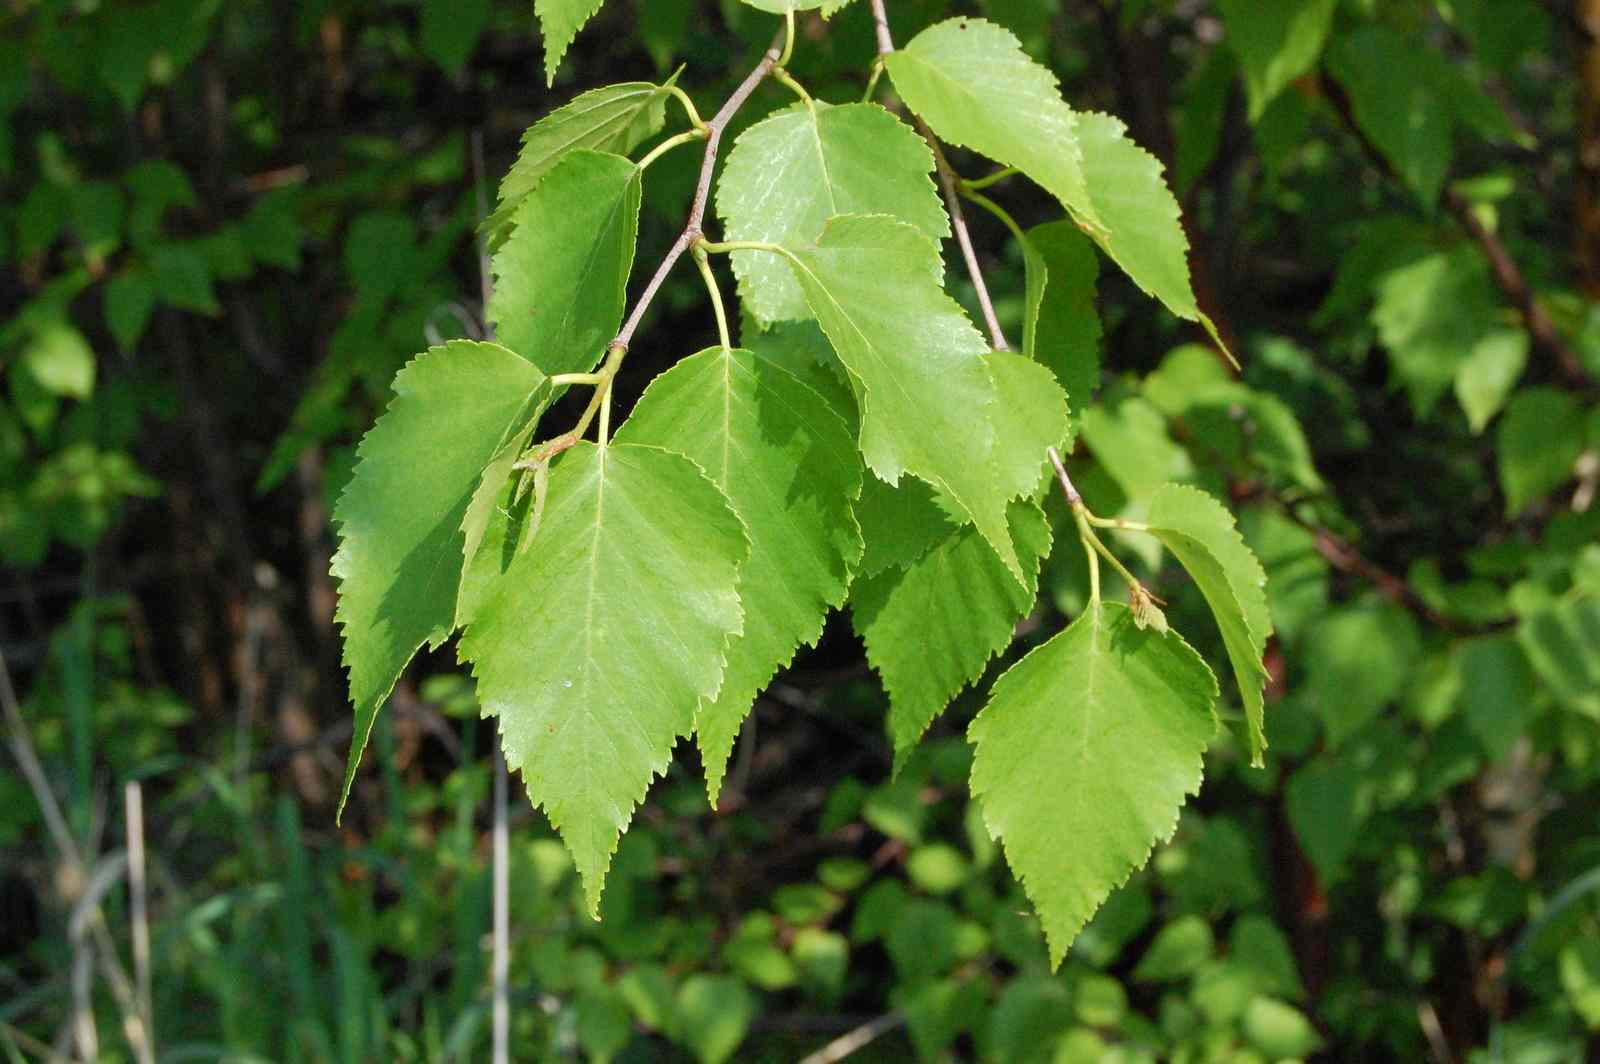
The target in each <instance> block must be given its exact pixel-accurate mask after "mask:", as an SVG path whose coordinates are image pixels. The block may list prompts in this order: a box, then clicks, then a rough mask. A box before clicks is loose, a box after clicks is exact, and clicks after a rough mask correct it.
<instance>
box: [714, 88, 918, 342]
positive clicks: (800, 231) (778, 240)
mask: <svg viewBox="0 0 1600 1064" xmlns="http://www.w3.org/2000/svg"><path fill="white" fill-rule="evenodd" d="M932 172H933V153H932V152H930V151H929V150H928V143H927V141H925V140H923V139H922V138H921V137H919V136H918V135H917V133H916V130H914V129H912V128H911V127H910V126H908V125H906V124H905V123H904V122H902V121H900V119H898V118H896V117H895V116H894V115H892V114H890V113H889V112H888V111H886V110H884V109H883V108H882V107H879V106H878V105H877V104H870V103H854V104H846V105H844V106H842V107H830V106H829V105H827V104H824V103H817V104H815V105H814V106H812V107H807V106H805V105H804V104H796V105H795V106H794V107H791V108H789V109H787V110H784V111H780V112H778V113H777V114H775V115H772V116H771V117H769V118H766V119H764V120H762V121H760V122H757V123H756V124H755V125H753V126H751V127H750V128H749V129H748V130H746V131H745V132H744V133H743V134H741V135H740V137H739V139H738V141H737V142H736V143H735V144H734V146H733V150H732V151H731V152H730V153H729V154H728V165H727V169H726V170H725V171H724V172H723V175H722V179H721V181H720V182H719V183H718V185H717V213H718V214H720V215H721V216H722V220H723V224H724V225H725V226H726V236H727V239H729V240H742V241H754V242H758V243H768V244H785V245H791V246H792V245H799V244H808V243H810V242H812V241H814V240H816V239H817V237H819V236H820V235H821V234H822V227H823V225H824V224H825V223H826V222H827V220H828V219H829V218H832V217H833V216H834V215H836V214H887V215H891V216H893V217H896V218H899V219H900V220H901V221H903V222H909V223H910V224H911V225H914V226H916V227H917V228H918V229H920V230H922V231H923V232H924V233H926V234H928V235H929V236H930V237H933V238H935V239H940V238H943V237H946V236H949V235H950V221H949V218H948V216H947V215H946V214H945V211H944V205H943V204H942V203H941V202H940V200H939V192H938V189H937V188H935V187H934V184H933V180H932V179H931V178H930V177H929V175H930V174H931V173H932ZM733 272H734V273H735V274H736V275H737V276H738V278H739V294H740V296H741V298H742V299H743V302H744V305H745V307H746V308H747V309H749V310H750V312H751V313H753V314H755V316H756V317H757V318H760V319H761V320H762V321H769V322H770V321H783V320H789V319H795V318H805V317H809V316H810V311H809V310H808V309H807V307H806V299H805V294H804V293H803V292H801V290H800V286H799V284H798V283H797V282H796V281H795V279H794V275H793V274H792V273H791V272H790V271H789V267H788V266H787V264H785V263H784V261H783V259H782V257H781V256H779V255H778V254H776V253H775V252H770V251H736V252H734V253H733Z"/></svg>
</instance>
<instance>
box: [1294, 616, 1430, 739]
mask: <svg viewBox="0 0 1600 1064" xmlns="http://www.w3.org/2000/svg"><path fill="white" fill-rule="evenodd" d="M1302 643H1303V644H1304V648H1305V649H1304V651H1303V652H1302V654H1303V659H1304V661H1303V666H1302V671H1303V672H1304V674H1305V680H1304V681H1303V682H1302V684H1301V686H1300V688H1299V691H1298V692H1297V695H1298V697H1299V698H1301V699H1303V703H1304V705H1305V706H1306V708H1308V709H1310V710H1311V711H1312V712H1313V713H1315V714H1317V716H1319V717H1321V718H1322V723H1323V727H1324V728H1325V729H1326V731H1327V741H1328V746H1329V747H1330V748H1331V747H1337V746H1339V745H1340V744H1341V743H1343V742H1344V741H1345V740H1346V739H1348V738H1349V737H1350V736H1352V735H1354V734H1355V733H1356V732H1357V731H1359V730H1361V727H1362V726H1363V725H1365V724H1366V723H1367V722H1368V721H1369V720H1371V719H1372V718H1373V717H1374V716H1375V715H1376V714H1377V713H1378V711H1379V710H1380V709H1382V708H1383V707H1384V706H1385V705H1387V704H1388V703H1390V702H1392V701H1394V700H1395V699H1396V698H1398V697H1399V696H1400V693H1401V691H1402V690H1403V689H1404V687H1405V682H1406V678H1407V677H1408V676H1409V675H1410V673H1411V669H1412V668H1413V667H1414V666H1415V664H1416V661H1417V657H1418V655H1419V654H1421V652H1422V637H1421V636H1420V635H1419V634H1418V632H1417V622H1416V621H1415V619H1413V618H1412V616H1411V614H1409V613H1407V612H1406V611H1405V610H1403V609H1401V608H1400V607H1398V606H1394V605H1390V604H1388V603H1384V604H1372V603H1362V604H1359V605H1354V606H1349V607H1345V608H1343V609H1340V610H1337V611H1334V612H1332V613H1329V614H1327V615H1326V616H1325V617H1324V618H1323V619H1322V620H1321V621H1320V622H1319V623H1318V624H1317V625H1316V626H1315V627H1314V628H1313V629H1312V630H1311V631H1310V633H1309V634H1308V635H1306V636H1305V637H1303V639H1302Z"/></svg>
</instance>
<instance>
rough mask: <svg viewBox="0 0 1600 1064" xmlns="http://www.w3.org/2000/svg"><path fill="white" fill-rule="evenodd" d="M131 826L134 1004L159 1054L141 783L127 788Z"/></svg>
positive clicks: (124, 804)
mask: <svg viewBox="0 0 1600 1064" xmlns="http://www.w3.org/2000/svg"><path fill="white" fill-rule="evenodd" d="M122 794H123V799H122V808H123V813H124V816H125V818H126V822H127V825H128V912H129V921H130V923H131V924H132V928H131V932H132V935H131V937H132V939H133V979H134V1000H135V1001H136V1002H137V1004H138V1012H139V1019H140V1020H141V1021H142V1022H143V1023H144V1034H145V1044H146V1045H147V1046H149V1047H150V1052H151V1054H152V1056H153V1055H154V1052H155V1040H156V1033H155V1012H154V1010H153V1009H152V1008H151V1003H150V908H149V896H148V891H147V890H146V886H145V850H144V791H143V789H142V788H141V787H140V785H139V781H138V780H129V781H128V783H127V785H126V786H125V787H124V788H123V792H122Z"/></svg>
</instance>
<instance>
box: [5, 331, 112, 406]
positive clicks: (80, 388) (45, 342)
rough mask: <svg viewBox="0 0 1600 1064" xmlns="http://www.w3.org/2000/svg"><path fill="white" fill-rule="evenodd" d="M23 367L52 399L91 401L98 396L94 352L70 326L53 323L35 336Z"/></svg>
mask: <svg viewBox="0 0 1600 1064" xmlns="http://www.w3.org/2000/svg"><path fill="white" fill-rule="evenodd" d="M22 364H23V365H25V366H27V367H28V372H29V373H30V374H32V376H33V379H34V380H35V381H37V382H38V383H39V386H40V387H41V388H43V389H44V390H45V391H47V392H49V393H50V394H51V395H65V396H70V397H71V398H73V399H87V398H89V396H90V395H91V394H93V392H94V351H93V350H92V349H91V348H90V347H89V341H87V340H85V339H84V338H83V334H82V333H80V332H79V331H78V330H77V329H74V328H73V327H72V326H70V325H68V324H67V323H66V322H52V323H50V324H48V325H45V326H43V327H42V328H40V329H39V330H38V331H37V332H36V333H34V336H33V339H32V341H31V342H30V343H29V344H28V346H27V347H26V348H24V349H23V352H22Z"/></svg>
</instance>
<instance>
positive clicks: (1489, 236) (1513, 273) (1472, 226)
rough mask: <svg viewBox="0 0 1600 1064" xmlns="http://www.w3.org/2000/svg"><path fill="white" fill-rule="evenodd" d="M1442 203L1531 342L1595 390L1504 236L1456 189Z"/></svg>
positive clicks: (1354, 131) (1374, 158) (1376, 161)
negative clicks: (1483, 261)
mask: <svg viewBox="0 0 1600 1064" xmlns="http://www.w3.org/2000/svg"><path fill="white" fill-rule="evenodd" d="M1321 83H1322V95H1323V96H1324V97H1325V98H1326V99H1327V100H1328V102H1329V103H1331V104H1332V105H1333V110H1334V113H1335V114H1337V115H1338V116H1339V120H1340V122H1341V123H1342V124H1343V125H1344V127H1345V129H1346V131H1348V132H1349V133H1350V134H1351V136H1353V137H1355V138H1356V141H1357V142H1358V143H1359V144H1360V145H1361V149H1362V151H1363V153H1365V155H1366V156H1367V159H1368V161H1369V162H1370V163H1371V164H1372V165H1373V166H1375V167H1377V169H1378V170H1379V171H1380V172H1381V173H1382V174H1383V175H1384V176H1385V177H1387V178H1389V179H1390V180H1394V181H1398V180H1399V175H1398V174H1397V173H1396V172H1395V169H1394V167H1393V166H1392V165H1391V164H1390V163H1389V160H1388V158H1387V157H1386V156H1385V155H1384V154H1383V152H1382V151H1380V150H1379V149H1378V146H1377V145H1376V144H1374V143H1373V142H1372V139H1371V138H1370V137H1368V136H1367V134H1366V132H1365V131H1364V130H1363V129H1362V128H1361V126H1360V124H1359V123H1357V122H1356V118H1355V113H1354V112H1353V111H1352V110H1351V107H1350V98H1349V97H1348V96H1347V95H1345V93H1344V90H1343V89H1342V88H1340V87H1339V86H1338V85H1337V84H1335V83H1334V81H1333V80H1332V79H1331V78H1329V77H1327V76H1323V77H1322V78H1321ZM1440 199H1441V203H1442V204H1443V205H1444V206H1445V208H1447V209H1448V210H1449V211H1450V213H1451V214H1453V215H1455V216H1456V219H1457V221H1459V222H1460V223H1461V227H1462V228H1463V229H1465V230H1466V231H1467V235H1468V236H1470V237H1471V238H1472V239H1473V242H1474V243H1476V244H1477V245H1478V248H1479V250H1481V251H1482V252H1483V255H1484V257H1485V258H1487V259H1488V260H1489V268H1490V272H1491V273H1492V274H1493V275H1494V279H1495V283H1496V284H1498V285H1499V286H1500V290H1501V291H1502V292H1504V293H1505V295H1506V297H1507V298H1508V299H1510V300H1511V302H1512V303H1513V304H1514V305H1515V306H1516V308H1517V309H1518V310H1519V311H1520V312H1521V313H1522V323H1523V327H1524V328H1525V329H1526V330H1527V332H1528V336H1529V338H1530V339H1531V340H1532V341H1533V342H1534V344H1535V345H1536V346H1538V347H1539V348H1540V349H1542V350H1543V351H1544V352H1545V353H1546V354H1548V355H1550V356H1551V358H1552V359H1554V361H1555V366H1556V369H1557V371H1558V372H1559V373H1560V374H1561V376H1562V378H1563V379H1564V380H1565V381H1566V382H1567V383H1568V384H1569V385H1571V386H1572V387H1574V388H1578V389H1581V390H1584V391H1592V390H1594V389H1595V388H1596V386H1597V385H1596V382H1595V381H1594V380H1592V379H1591V378H1590V377H1589V374H1588V373H1587V372H1586V371H1585V370H1584V368H1583V361H1582V360H1581V359H1579V358H1578V355H1577V353H1576V352H1574V351H1573V350H1572V348H1571V346H1570V345H1568V343H1567V341H1566V339H1565V338H1564V337H1563V336H1562V335H1561V332H1560V330H1558V329H1557V328H1556V325H1555V322H1554V321H1552V320H1551V318H1550V314H1549V312H1548V311H1546V310H1545V309H1544V306H1543V305H1542V304H1541V303H1540V302H1539V299H1538V297H1537V296H1536V295H1535V294H1534V292H1533V289H1531V288H1530V287H1528V282H1527V279H1526V278H1525V277H1524V276H1523V273H1522V269H1521V267H1519V266H1518V265H1517V261H1516V259H1514V258H1512V257H1511V252H1510V251H1508V250H1507V249H1506V246H1505V244H1504V242H1502V241H1501V239H1500V237H1499V234H1497V233H1495V232H1493V231H1492V230H1491V229H1489V227H1488V226H1486V225H1484V224H1483V222H1482V221H1481V220H1480V219H1479V218H1478V216H1477V214H1476V212H1474V211H1473V209H1472V204H1471V203H1469V202H1468V201H1467V199H1466V198H1465V197H1464V196H1462V195H1461V194H1460V193H1458V192H1456V191H1455V190H1454V189H1452V188H1448V187H1447V188H1446V189H1445V191H1444V194H1443V196H1441V198H1440Z"/></svg>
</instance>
